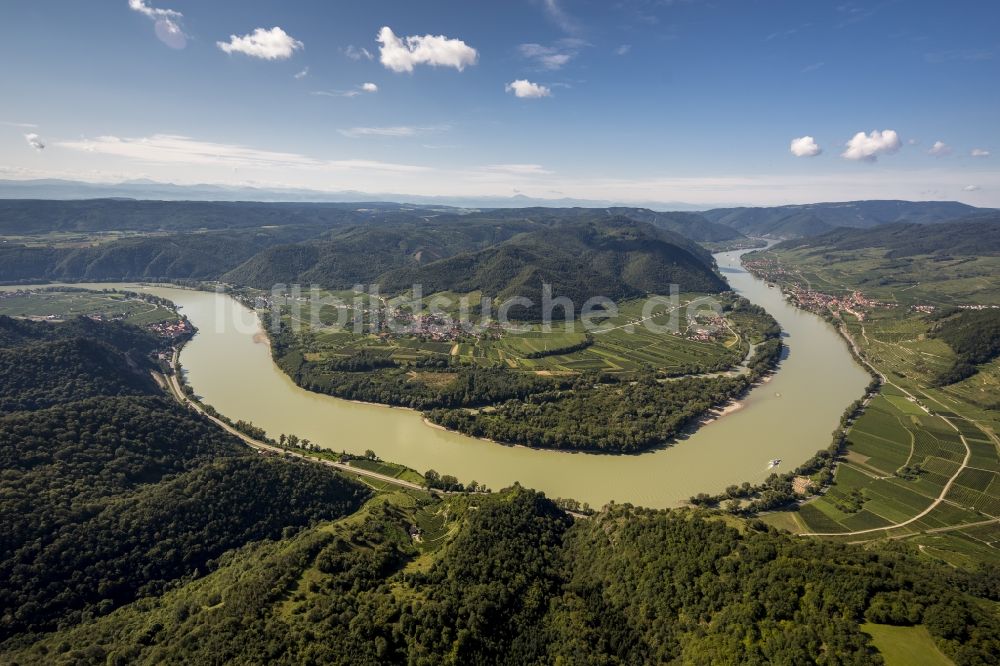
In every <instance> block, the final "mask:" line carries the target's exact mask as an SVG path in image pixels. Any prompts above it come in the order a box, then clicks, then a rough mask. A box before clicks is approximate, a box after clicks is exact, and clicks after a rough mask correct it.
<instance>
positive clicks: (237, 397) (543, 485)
mask: <svg viewBox="0 0 1000 666" xmlns="http://www.w3.org/2000/svg"><path fill="white" fill-rule="evenodd" d="M740 254H741V252H738V251H737V252H724V253H720V254H717V255H715V256H716V260H717V261H718V264H719V268H720V270H721V271H722V273H723V274H724V275H725V276H726V278H727V279H728V280H729V283H730V284H731V285H732V287H733V289H734V290H735V291H737V292H738V293H740V294H742V295H743V296H745V297H746V298H748V299H749V300H750V301H752V302H754V303H757V304H759V305H761V306H763V307H764V308H766V309H767V311H768V312H770V313H771V314H772V315H773V316H774V317H775V319H777V320H778V323H779V324H781V327H782V329H783V332H784V335H785V338H784V340H785V344H786V347H787V356H786V358H784V359H783V360H782V362H781V366H780V368H779V370H778V372H777V373H775V374H774V375H773V377H772V378H771V379H770V380H769V381H768V382H766V383H763V384H761V385H759V386H757V387H755V388H754V389H753V390H751V391H750V393H749V394H748V395H747V396H746V397H745V398H744V399H743V400H742V401H741V402H742V404H743V407H742V408H741V409H739V410H738V411H735V412H732V413H730V414H728V415H726V416H724V417H722V418H720V419H717V420H716V421H713V422H712V423H709V424H707V425H705V426H703V427H701V428H700V429H698V430H697V431H696V432H694V433H693V434H692V435H690V436H688V437H687V438H685V439H682V440H679V441H678V442H676V443H675V444H674V445H673V446H669V447H666V448H663V449H659V450H655V451H651V452H647V453H643V454H638V455H631V456H615V455H599V454H590V453H568V452H561V451H546V450H537V449H529V448H525V447H514V446H503V445H500V444H495V443H492V442H486V441H482V440H477V439H472V438H469V437H466V436H463V435H459V434H456V433H452V432H447V431H444V430H441V429H439V428H434V427H430V426H428V425H425V424H424V423H423V420H422V418H421V416H420V414H419V413H417V412H414V411H411V410H406V409H399V408H390V407H382V406H377V405H367V404H359V403H354V402H349V401H345V400H340V399H337V398H331V397H329V396H324V395H319V394H316V393H311V392H309V391H306V390H304V389H301V388H299V387H298V386H296V385H295V384H294V383H293V382H292V381H291V379H289V378H288V376H287V375H285V374H284V373H283V372H282V371H281V370H280V369H279V368H278V367H277V366H276V365H275V364H274V363H273V362H272V361H271V355H270V348H269V346H268V344H267V341H266V338H265V336H264V334H263V331H262V330H261V328H260V325H259V322H258V320H257V317H256V314H255V313H254V312H253V311H251V310H249V309H247V308H245V307H243V306H242V305H240V304H239V303H237V302H236V301H235V300H233V299H232V298H230V297H229V296H226V295H222V294H214V293H210V292H201V291H191V290H184V289H177V288H171V287H144V288H142V289H143V290H144V291H148V292H150V293H153V294H156V295H158V296H162V297H164V298H169V299H171V300H172V301H174V302H175V303H177V305H179V306H180V307H181V309H182V310H181V311H182V312H183V313H184V314H186V315H187V316H188V318H189V319H190V320H191V322H192V323H193V324H194V325H195V326H197V327H198V329H199V333H198V334H197V335H196V336H195V337H194V339H192V340H191V341H190V342H189V343H188V344H187V345H186V346H185V347H184V350H183V352H182V353H181V359H180V360H181V365H182V366H183V368H184V370H185V372H186V373H187V380H188V382H189V383H190V384H191V386H192V387H193V388H194V390H195V392H196V393H197V394H198V395H200V396H201V397H202V399H203V400H204V402H205V403H207V404H210V405H212V406H214V407H215V408H216V409H218V410H219V411H220V412H222V413H223V414H226V415H227V416H229V417H230V418H232V419H233V420H237V419H243V420H246V421H252V422H253V423H254V424H255V425H258V426H261V427H263V428H264V429H266V430H267V432H268V434H269V435H271V436H274V437H277V436H278V435H279V434H280V433H294V434H296V435H298V436H299V437H304V438H308V439H310V440H312V441H313V442H315V443H317V444H319V445H320V446H323V447H327V448H331V449H334V450H337V451H340V450H346V451H349V452H351V453H364V451H365V450H366V449H372V450H374V451H375V452H376V453H377V454H378V455H379V456H380V457H381V458H383V459H385V460H391V461H394V462H399V463H402V464H404V465H407V466H409V467H412V468H414V469H416V470H418V471H421V472H423V471H426V470H428V469H435V470H437V471H438V472H440V473H442V474H453V475H455V476H456V477H458V479H459V480H461V481H463V482H468V481H472V480H475V481H478V482H479V483H485V484H486V485H487V486H489V487H490V488H493V489H499V488H502V487H505V486H508V485H511V484H512V483H514V482H515V481H518V482H520V483H521V484H522V485H524V486H526V487H529V488H536V489H538V490H542V491H544V492H545V493H546V494H547V495H549V496H550V497H572V498H575V499H578V500H580V501H583V502H589V503H590V504H591V506H594V507H599V506H602V505H603V504H605V503H607V502H609V501H612V500H614V501H615V502H619V503H621V502H631V503H633V504H638V505H642V506H648V507H657V508H660V507H669V506H676V505H678V504H680V503H682V502H684V501H685V500H686V499H687V498H688V497H690V496H691V495H694V494H697V493H699V492H710V493H712V492H717V491H719V490H722V489H723V488H725V487H726V486H728V485H730V484H734V483H736V484H738V483H741V482H743V481H750V482H751V483H755V482H759V481H762V480H764V479H765V478H766V477H767V476H768V475H769V474H770V473H771V472H772V470H769V469H767V466H768V461H769V460H770V459H772V458H781V459H782V461H783V462H782V464H781V465H780V466H779V467H778V468H777V470H776V471H782V470H787V469H790V468H794V467H795V466H797V465H798V464H799V463H801V462H803V461H805V460H806V459H807V458H809V457H810V456H812V454H813V453H815V452H816V451H817V450H818V449H821V448H825V447H826V446H828V445H829V443H830V435H831V432H832V431H833V429H834V428H835V427H836V425H837V423H838V420H839V418H840V415H841V413H842V412H843V410H844V408H845V407H846V406H847V405H848V404H849V403H850V402H851V401H852V400H854V399H856V398H858V397H859V396H860V395H861V394H862V392H863V391H864V387H865V386H866V385H867V383H868V381H869V377H868V374H867V373H866V372H864V371H863V370H862V369H861V368H860V367H859V366H858V365H857V364H856V363H855V362H854V360H853V359H852V357H851V355H850V354H849V353H848V350H847V346H846V345H845V343H844V341H843V339H842V338H840V336H839V335H838V334H837V333H836V331H834V329H833V328H832V327H831V326H829V325H828V324H826V323H825V322H823V321H822V320H821V319H819V318H818V317H816V316H815V315H812V314H809V313H807V312H803V311H802V310H799V309H797V308H795V307H793V306H791V305H789V304H787V303H786V302H785V300H784V298H783V297H782V295H781V292H780V291H779V290H778V289H776V288H769V287H767V285H766V284H765V283H764V282H762V281H761V280H758V279H756V278H754V277H752V276H751V275H749V274H748V273H747V272H746V271H744V270H743V269H742V268H741V267H740V264H739V255H740ZM74 286H77V287H91V288H104V287H118V288H139V287H136V286H135V285H123V284H118V285H111V284H77V285H74ZM8 288H9V287H8Z"/></svg>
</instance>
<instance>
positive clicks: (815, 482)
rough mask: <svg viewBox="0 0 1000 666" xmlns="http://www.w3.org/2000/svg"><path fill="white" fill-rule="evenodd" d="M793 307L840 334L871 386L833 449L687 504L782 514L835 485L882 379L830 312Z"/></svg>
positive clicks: (836, 434) (845, 419) (850, 411)
mask: <svg viewBox="0 0 1000 666" xmlns="http://www.w3.org/2000/svg"><path fill="white" fill-rule="evenodd" d="M747 257H748V255H744V257H742V258H741V263H742V264H743V266H744V269H745V270H747V271H748V272H750V274H751V275H753V276H754V277H755V278H757V279H759V280H764V281H765V282H766V281H767V280H766V279H765V278H764V277H762V276H761V275H759V274H757V273H756V272H754V271H753V270H752V269H751V268H749V267H747V266H746V264H745V259H746V258H747ZM751 258H752V257H751ZM794 304H795V306H796V307H798V308H799V309H801V310H803V311H805V312H809V313H811V314H815V315H816V316H818V317H820V318H821V319H823V320H824V321H825V322H827V323H828V324H830V325H831V326H832V327H833V328H834V329H835V330H836V331H837V333H838V335H839V337H840V338H841V340H843V342H844V344H845V345H846V347H847V350H848V352H849V353H850V354H851V357H852V358H853V359H854V361H855V362H856V363H857V364H858V365H859V366H860V367H861V368H863V369H864V370H865V371H866V372H867V373H868V374H869V375H870V376H871V378H872V380H871V382H869V384H868V386H867V387H866V388H865V391H864V393H863V394H862V396H861V397H860V398H858V399H857V400H855V401H854V402H852V403H851V404H850V405H848V406H847V407H846V408H845V409H844V412H843V414H842V415H841V417H840V423H839V424H838V425H837V427H836V428H835V429H834V431H833V434H832V441H831V443H830V445H829V446H827V447H826V448H825V449H820V450H818V451H817V452H816V453H815V454H814V455H813V457H812V458H810V459H808V460H807V461H805V462H804V463H802V464H801V465H799V466H798V467H796V468H795V469H794V470H792V471H790V472H784V473H780V474H779V473H774V474H771V475H770V476H768V478H767V479H766V480H765V481H764V482H763V483H759V484H756V485H754V484H750V483H748V482H744V483H743V484H741V485H739V486H736V485H732V486H729V487H728V488H726V489H725V490H723V491H722V492H721V493H716V494H714V495H713V494H709V493H698V494H697V495H694V496H692V497H691V498H690V499H689V500H688V501H689V502H690V504H692V505H694V506H698V507H703V508H717V509H723V510H725V511H727V512H728V513H730V514H733V515H739V516H743V517H748V518H749V517H753V516H756V515H758V514H759V513H761V512H765V511H776V510H781V509H784V508H787V507H789V506H791V505H795V504H797V503H800V502H802V501H805V500H807V499H809V498H810V497H813V496H816V495H820V494H822V493H823V492H825V491H826V489H828V488H829V487H830V484H831V483H832V482H833V476H834V472H835V470H836V467H837V465H838V464H839V462H840V460H841V458H842V456H843V455H844V453H845V452H846V445H847V432H848V430H849V429H850V426H851V425H852V424H853V423H854V421H856V420H857V419H858V417H860V416H861V414H862V412H863V411H864V408H865V407H866V406H867V405H868V404H869V403H870V402H871V400H872V399H873V398H874V397H875V396H876V395H878V393H879V391H880V389H881V387H882V381H883V379H882V376H881V375H880V374H879V373H878V371H877V370H875V368H874V367H872V365H871V364H870V363H868V362H867V361H866V360H865V359H863V358H862V357H861V356H860V355H859V354H858V351H857V348H856V345H855V344H854V340H853V339H851V337H850V335H849V334H848V333H847V331H846V329H845V328H844V326H843V322H842V321H840V320H839V319H837V318H836V317H833V315H831V314H829V312H827V314H828V315H829V316H824V315H823V313H821V312H815V311H813V310H811V309H808V308H805V307H803V306H802V305H800V304H799V303H798V302H795V303H794Z"/></svg>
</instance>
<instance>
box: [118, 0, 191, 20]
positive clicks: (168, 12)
mask: <svg viewBox="0 0 1000 666" xmlns="http://www.w3.org/2000/svg"><path fill="white" fill-rule="evenodd" d="M128 8H129V9H131V10H133V11H136V12H140V13H142V14H145V15H146V16H148V17H149V18H154V19H155V18H164V17H166V18H181V16H182V14H181V13H180V12H175V11H174V10H173V9H157V8H156V7H150V6H149V5H148V4H146V0H128Z"/></svg>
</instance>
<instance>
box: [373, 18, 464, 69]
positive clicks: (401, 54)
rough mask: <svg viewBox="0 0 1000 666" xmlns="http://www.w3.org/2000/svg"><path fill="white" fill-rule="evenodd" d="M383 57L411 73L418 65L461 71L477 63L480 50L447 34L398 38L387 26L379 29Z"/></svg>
mask: <svg viewBox="0 0 1000 666" xmlns="http://www.w3.org/2000/svg"><path fill="white" fill-rule="evenodd" d="M377 41H378V42H379V43H380V44H381V46H380V47H379V55H380V60H381V62H382V64H383V65H385V67H386V68H387V69H391V70H392V71H394V72H412V71H413V68H414V67H416V66H417V65H431V66H432V67H454V68H455V69H457V70H458V71H460V72H461V71H462V70H464V69H465V68H466V67H468V66H470V65H475V64H476V60H477V59H478V58H479V53H478V52H477V51H476V49H474V48H472V47H471V46H469V45H468V44H466V43H465V42H463V41H462V40H461V39H449V38H448V37H445V36H444V35H423V36H420V35H413V36H410V37H404V38H402V39H401V38H399V37H397V36H396V35H395V33H393V31H392V29H391V28H389V27H388V26H384V27H383V28H382V29H381V30H379V32H378V37H377Z"/></svg>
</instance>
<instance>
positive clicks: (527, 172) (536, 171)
mask: <svg viewBox="0 0 1000 666" xmlns="http://www.w3.org/2000/svg"><path fill="white" fill-rule="evenodd" d="M479 170H480V171H488V172H490V173H503V174H508V175H511V176H545V175H548V174H551V173H552V172H551V171H549V170H547V169H545V168H544V167H542V165H541V164H487V165H486V166H483V167H479Z"/></svg>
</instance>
